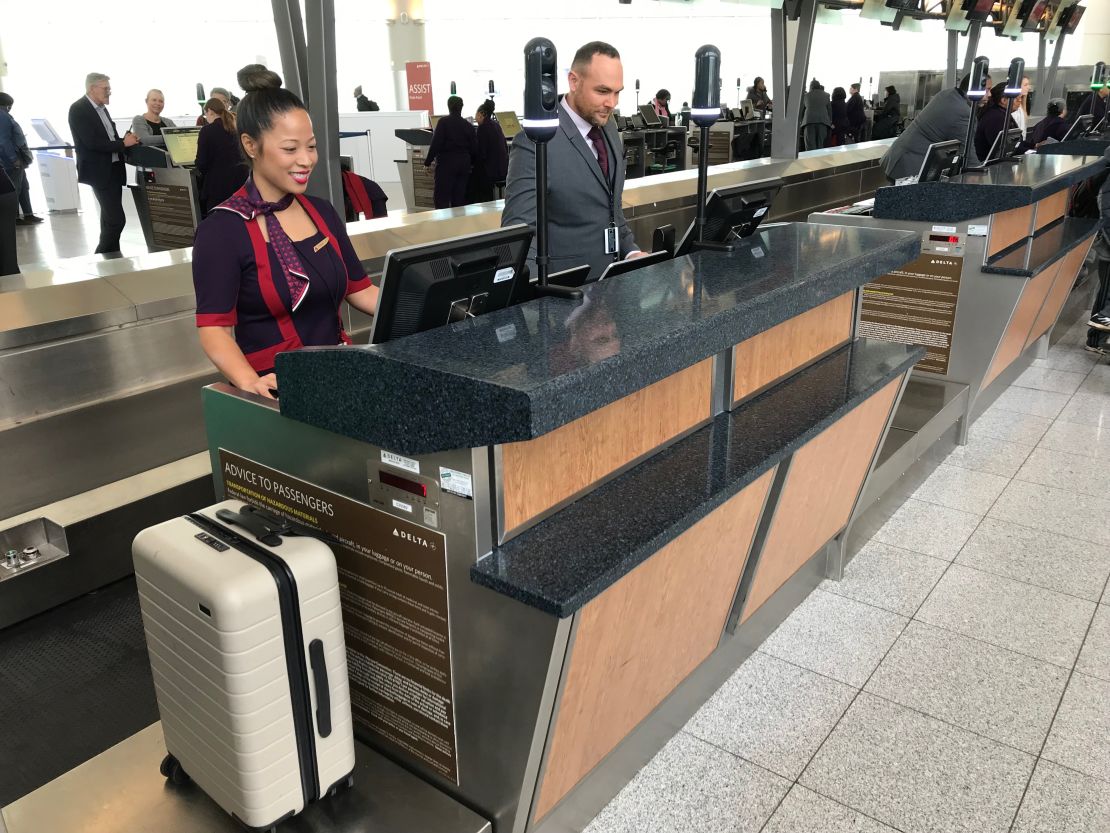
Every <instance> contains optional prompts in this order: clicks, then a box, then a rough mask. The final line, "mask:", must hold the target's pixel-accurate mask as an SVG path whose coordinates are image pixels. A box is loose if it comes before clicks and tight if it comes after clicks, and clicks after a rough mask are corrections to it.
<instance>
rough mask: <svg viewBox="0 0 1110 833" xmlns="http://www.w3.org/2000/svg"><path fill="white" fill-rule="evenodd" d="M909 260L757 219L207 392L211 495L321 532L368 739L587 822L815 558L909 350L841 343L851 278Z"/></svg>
mask: <svg viewBox="0 0 1110 833" xmlns="http://www.w3.org/2000/svg"><path fill="white" fill-rule="evenodd" d="M919 248H920V244H919V240H918V238H917V236H916V235H913V234H908V233H904V232H897V231H887V230H874V229H857V228H845V227H840V226H833V225H816V224H795V223H788V224H782V225H776V226H771V227H767V228H764V229H762V230H760V231H758V232H757V233H756V235H755V236H753V237H752V238H750V239H749V240H748V241H746V242H745V243H744V244H742V245H740V246H738V247H737V248H736V249H735V250H734V251H732V252H729V253H720V252H706V253H695V254H693V255H691V256H688V257H682V258H678V259H676V260H673V261H667V262H664V263H661V264H656V265H653V266H650V267H647V268H644V269H642V270H639V271H637V272H634V273H630V274H627V275H624V276H621V277H618V278H614V279H612V280H608V281H604V282H601V283H597V284H592V285H590V286H588V287H586V288H585V299H584V300H583V301H581V302H575V301H568V300H563V299H555V298H541V299H537V300H533V301H530V302H527V303H524V304H522V305H518V306H515V307H511V308H509V309H505V310H501V311H498V312H493V313H489V314H487V315H484V316H480V317H478V318H476V319H471V320H468V321H464V322H460V323H458V324H450V325H447V326H445V327H441V328H438V329H435V330H431V331H427V332H424V333H421V334H417V335H414V336H410V337H407V338H403V339H400V340H397V341H393V342H388V343H384V344H379V345H374V346H370V347H343V348H313V349H306V350H301V351H296V352H293V353H285V354H281V355H280V356H279V357H278V359H277V373H278V375H279V377H280V378H281V380H282V382H281V398H280V400H279V402H277V403H275V402H272V401H266V400H261V399H259V398H257V397H253V396H250V395H246V394H243V393H241V392H238V391H235V390H234V389H231V388H229V387H228V386H226V385H222V384H218V385H214V386H211V387H209V388H207V389H206V390H205V392H204V410H205V423H206V427H207V431H208V443H209V451H210V454H211V459H212V465H213V472H214V476H215V480H216V486H217V491H218V492H219V493H222V494H224V495H227V496H229V497H237V498H240V499H243V500H246V501H248V502H252V503H255V504H257V505H260V506H265V507H268V508H269V509H270V510H271V511H275V512H277V513H279V514H283V515H285V516H287V517H289V518H295V519H297V521H298V522H299V523H302V524H306V525H308V526H309V527H310V528H313V529H317V530H319V531H320V532H322V533H323V534H325V535H328V536H330V537H331V538H332V540H333V542H334V546H335V550H336V554H337V559H338V563H339V570H340V582H341V587H342V594H343V606H344V620H345V631H346V639H347V648H348V662H349V667H350V670H351V682H352V702H353V704H354V711H355V717H356V723H357V725H358V735H359V737H360V739H361V740H363V741H365V742H367V743H369V744H370V745H371V746H373V747H374V748H375V749H377V750H378V751H380V752H382V753H384V754H386V755H388V756H389V757H390V758H392V759H393V760H396V761H397V762H399V763H400V764H401V765H402V766H403V767H405V768H406V769H407V770H409V771H411V772H413V773H415V774H416V776H419V779H420V780H421V781H422V782H423V783H430V784H432V785H434V786H436V787H437V788H439V789H440V790H441V791H443V792H444V793H446V794H448V795H450V796H452V797H454V798H456V799H457V800H458V801H459V802H460V803H462V804H463V805H465V806H467V807H470V808H472V809H474V810H476V811H477V812H479V813H480V814H481V815H482V816H483V817H485V818H486V819H488V820H490V821H491V822H492V823H493V825H494V829H495V830H500V831H521V832H523V831H529V830H536V831H541V830H544V831H551V830H565V829H576V830H580V829H582V828H583V827H584V826H585V824H586V823H587V822H588V820H589V819H590V818H592V817H593V816H594V815H595V814H596V812H597V811H598V810H599V809H600V808H601V807H602V806H603V805H604V804H605V803H606V802H607V801H608V800H609V799H610V798H611V797H612V796H613V795H614V794H615V793H616V792H617V791H618V790H619V789H620V787H621V786H622V785H623V784H624V783H626V782H627V781H628V780H629V779H630V778H631V777H632V775H633V774H634V773H635V772H636V771H637V770H638V769H639V767H640V766H642V765H643V763H644V762H646V760H647V759H648V758H649V757H650V756H651V755H652V754H653V753H654V752H655V751H657V750H658V749H659V748H661V746H662V745H663V743H664V742H665V741H666V739H667V738H668V737H669V736H670V735H672V734H673V733H674V731H675V730H676V729H677V728H678V727H679V726H681V725H682V723H683V722H684V721H685V720H686V719H687V718H688V717H689V716H690V715H691V714H692V713H693V712H694V711H695V710H696V709H697V708H698V707H699V706H700V705H701V704H702V703H704V702H705V700H706V699H708V697H709V696H711V694H712V692H713V691H715V690H716V688H717V687H718V686H719V685H720V684H721V683H722V682H723V681H724V680H725V679H727V677H728V676H729V674H731V673H732V671H734V670H735V668H736V667H738V665H739V664H740V662H742V661H743V659H744V658H745V657H746V656H747V655H748V654H749V653H750V652H751V651H752V650H753V649H754V646H756V645H758V644H759V642H760V641H761V640H762V639H763V638H764V637H765V636H766V635H767V634H768V633H769V632H770V631H771V630H772V629H773V628H774V627H776V626H777V625H778V623H780V622H781V621H782V620H783V619H784V618H785V617H786V616H787V615H788V614H789V612H790V611H791V610H792V609H793V608H794V607H795V606H796V605H797V604H798V603H799V602H800V601H801V600H802V599H803V598H804V597H805V596H806V595H807V594H808V593H809V592H810V591H811V590H812V589H813V588H814V587H815V586H816V585H817V583H819V582H820V581H821V580H822V579H823V578H824V576H825V575H826V570H827V559H828V558H829V556H830V554H831V555H833V557H835V555H836V553H837V552H838V551H839V547H838V546H837V545H838V543H839V541H840V539H841V538H842V536H843V535H844V532H845V528H846V526H847V524H848V521H849V519H850V517H851V516H852V513H853V511H854V509H855V506H856V503H857V501H858V498H859V496H860V494H861V493H862V491H863V489H864V487H865V483H866V481H867V479H868V475H869V472H870V471H871V469H872V466H873V464H874V461H875V457H876V453H877V449H878V448H879V446H880V444H881V442H882V439H883V437H884V435H885V433H886V431H887V427H888V423H889V420H890V418H891V415H892V413H893V412H894V409H895V407H896V405H897V403H898V400H899V398H900V396H901V393H902V390H903V387H904V384H905V381H906V379H907V377H908V374H909V371H910V369H911V367H912V366H913V364H914V363H915V362H916V361H918V360H919V359H920V358H921V356H922V355H923V351H922V350H921V349H920V348H914V347H906V346H903V345H899V344H890V343H884V342H880V341H875V340H870V339H865V338H859V337H858V336H859V333H858V311H859V301H860V292H861V288H862V287H863V286H864V285H866V284H867V283H868V282H869V281H871V280H873V279H874V278H875V277H877V276H878V275H881V274H883V273H885V272H887V271H889V270H890V269H892V268H895V267H896V266H897V265H899V264H902V263H905V262H906V261H907V260H912V259H913V258H914V257H915V256H916V255H917V253H918V251H919ZM416 776H414V779H415V777H416ZM409 800H410V798H409V795H408V793H407V791H405V790H403V789H398V790H397V791H395V792H393V793H391V794H390V795H388V796H382V802H383V803H389V802H406V801H409ZM149 818H150V820H151V822H152V823H153V821H154V819H156V818H157V815H152V816H150V817H149ZM368 829H377V828H373V827H368Z"/></svg>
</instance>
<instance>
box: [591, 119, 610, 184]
mask: <svg viewBox="0 0 1110 833" xmlns="http://www.w3.org/2000/svg"><path fill="white" fill-rule="evenodd" d="M586 135H587V136H588V137H589V139H590V141H591V142H593V145H594V149H595V150H596V151H597V164H598V165H600V166H601V173H602V175H603V176H604V177H605V181H606V182H608V181H609V148H608V147H607V146H606V144H605V137H604V136H603V135H601V128H600V127H598V126H597V125H596V124H595V125H594V126H593V127H591V128H590V132H589V133H587V134H586Z"/></svg>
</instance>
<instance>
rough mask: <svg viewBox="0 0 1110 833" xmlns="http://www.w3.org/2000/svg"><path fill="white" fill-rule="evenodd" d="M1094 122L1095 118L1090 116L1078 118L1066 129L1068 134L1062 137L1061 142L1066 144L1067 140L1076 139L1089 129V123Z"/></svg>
mask: <svg viewBox="0 0 1110 833" xmlns="http://www.w3.org/2000/svg"><path fill="white" fill-rule="evenodd" d="M1094 120H1095V117H1094V116H1091V115H1087V116H1080V117H1079V118H1077V119H1076V120H1075V121H1074V122H1072V125H1071V127H1069V128H1068V132H1067V133H1066V134H1065V135H1064V139H1063V141H1065V142H1066V141H1067V140H1068V139H1078V138H1079V137H1080V136H1082V135H1083V134H1084V133H1086V132H1087V131H1088V130H1090V129H1091V122H1093V121H1094Z"/></svg>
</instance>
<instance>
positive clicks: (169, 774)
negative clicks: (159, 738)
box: [158, 755, 193, 787]
mask: <svg viewBox="0 0 1110 833" xmlns="http://www.w3.org/2000/svg"><path fill="white" fill-rule="evenodd" d="M158 771H159V772H160V773H162V777H163V778H168V779H169V780H170V782H171V783H173V784H175V785H177V786H178V787H183V786H185V785H186V784H188V783H189V782H190V781H192V780H193V779H192V778H190V777H189V775H188V773H186V772H185V770H184V769H182V768H181V762H180V761H179V760H177V758H175V757H174V756H173V755H167V756H166V757H164V758H163V759H162V763H161V764H159V766H158Z"/></svg>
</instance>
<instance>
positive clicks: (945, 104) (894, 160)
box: [882, 87, 979, 179]
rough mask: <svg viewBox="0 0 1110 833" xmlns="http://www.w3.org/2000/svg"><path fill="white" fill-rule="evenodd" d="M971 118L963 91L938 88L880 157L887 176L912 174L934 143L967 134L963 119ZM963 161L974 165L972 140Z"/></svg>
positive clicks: (913, 174) (896, 177)
mask: <svg viewBox="0 0 1110 833" xmlns="http://www.w3.org/2000/svg"><path fill="white" fill-rule="evenodd" d="M970 118H971V107H970V106H969V105H968V101H967V99H966V98H965V97H964V95H963V93H961V92H960V91H959V90H957V89H956V88H955V87H948V88H947V89H944V90H941V91H940V92H939V93H937V94H936V95H935V96H933V99H932V101H930V102H929V103H928V104H926V105H925V109H924V110H922V111H921V112H920V113H918V114H917V117H916V118H914V120H913V121H911V122H910V124H909V126H908V127H907V128H906V129H905V130H904V131H903V132H902V134H901V135H900V136H899V137H898V138H897V139H895V140H894V144H893V145H891V146H890V149H889V150H888V151H887V152H886V156H884V157H883V161H882V166H883V170H884V171H885V172H886V175H887V176H889V177H890V178H891V179H901V178H902V177H904V176H916V175H917V173H918V171H920V170H921V163H922V162H923V161H924V159H925V154H926V153H927V152H928V150H929V145H931V144H934V143H935V142H946V141H948V140H950V139H959V140H960V141H961V142H962V141H963V140H964V138H965V137H966V136H967V122H968V120H969V119H970ZM967 164H969V165H978V164H979V157H977V156H976V155H975V147H974V143H972V147H971V148H970V150H969V153H968V159H967Z"/></svg>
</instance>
